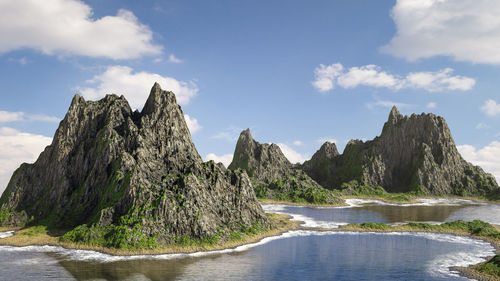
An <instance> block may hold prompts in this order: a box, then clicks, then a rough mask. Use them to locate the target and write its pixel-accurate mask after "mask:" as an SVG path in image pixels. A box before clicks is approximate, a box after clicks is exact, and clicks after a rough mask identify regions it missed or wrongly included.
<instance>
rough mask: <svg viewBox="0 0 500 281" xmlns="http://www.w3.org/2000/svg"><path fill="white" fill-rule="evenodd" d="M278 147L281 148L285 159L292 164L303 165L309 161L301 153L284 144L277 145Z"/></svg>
mask: <svg viewBox="0 0 500 281" xmlns="http://www.w3.org/2000/svg"><path fill="white" fill-rule="evenodd" d="M277 145H278V146H279V147H280V149H281V152H283V154H284V155H285V157H286V158H287V159H288V161H290V162H291V163H303V162H304V161H306V160H307V159H306V158H305V157H304V156H302V155H301V154H300V153H298V152H297V151H295V150H293V149H292V148H291V147H289V146H288V145H286V144H284V143H277Z"/></svg>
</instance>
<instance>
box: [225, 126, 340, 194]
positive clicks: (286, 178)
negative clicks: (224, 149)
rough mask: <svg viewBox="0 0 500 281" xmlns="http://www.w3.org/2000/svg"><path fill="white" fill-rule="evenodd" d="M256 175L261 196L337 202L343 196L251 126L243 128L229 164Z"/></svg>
mask: <svg viewBox="0 0 500 281" xmlns="http://www.w3.org/2000/svg"><path fill="white" fill-rule="evenodd" d="M229 169H230V170H238V169H241V170H244V171H246V172H247V173H248V175H249V176H250V178H251V179H252V182H253V186H254V189H255V192H256V194H257V197H260V198H268V199H276V200H286V201H293V202H308V203H327V204H335V203H338V202H339V199H338V198H336V197H335V196H334V194H333V193H332V192H331V191H329V190H327V189H325V188H323V187H322V186H320V185H319V184H318V183H317V182H316V181H314V180H313V179H311V178H310V177H309V176H308V175H307V174H306V173H305V172H303V171H302V170H300V169H298V168H296V167H295V165H292V163H290V161H288V159H287V158H286V157H285V155H284V154H283V152H281V149H280V148H279V146H277V145H276V144H267V143H264V144H260V143H258V142H257V141H255V140H254V139H253V137H252V134H251V133H250V129H246V130H244V131H243V132H241V134H240V137H239V138H238V142H237V143H236V148H235V151H234V155H233V161H232V162H231V164H230V165H229Z"/></svg>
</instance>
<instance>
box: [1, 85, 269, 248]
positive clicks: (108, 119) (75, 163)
mask: <svg viewBox="0 0 500 281" xmlns="http://www.w3.org/2000/svg"><path fill="white" fill-rule="evenodd" d="M0 205H1V206H2V209H3V210H10V211H11V212H12V213H11V215H10V216H9V217H8V218H7V219H5V220H4V221H5V222H6V223H9V224H16V223H20V222H21V221H22V220H23V218H24V219H27V218H31V220H33V222H34V223H38V224H45V225H48V226H50V227H53V228H59V229H61V228H63V229H72V228H74V227H75V226H78V225H82V224H86V225H87V226H89V225H93V227H99V226H102V227H105V226H110V225H111V226H120V231H124V232H125V233H133V235H132V236H133V237H132V238H130V237H129V238H127V239H128V240H134V239H135V240H140V239H143V240H144V239H150V238H154V240H155V241H157V242H161V243H169V242H172V241H175V240H176V239H177V238H178V237H191V238H205V237H213V236H217V237H225V236H227V235H229V232H230V231H233V230H234V231H237V230H239V229H241V228H244V227H249V226H252V225H253V224H256V223H258V224H261V225H263V226H271V224H272V223H271V222H270V221H269V220H268V218H267V217H266V215H265V214H264V212H263V210H262V208H261V206H260V205H259V203H258V202H257V200H256V197H255V194H254V192H253V190H252V186H251V182H250V179H249V178H248V176H247V175H246V173H238V172H233V171H231V170H227V169H225V168H224V166H223V165H222V164H215V163H214V162H213V161H210V162H205V163H204V162H203V161H202V159H201V157H200V155H199V154H198V152H197V151H196V148H195V146H194V144H193V142H192V140H191V135H190V132H189V130H188V127H187V125H186V122H185V120H184V115H183V112H182V109H181V107H180V106H179V105H178V104H177V102H176V98H175V95H174V93H172V92H168V91H164V90H162V89H161V88H160V85H159V84H157V83H155V85H154V86H153V88H152V89H151V93H150V95H149V97H148V99H147V101H146V104H145V105H144V108H143V109H142V111H141V112H138V111H132V110H131V108H130V106H129V104H128V102H127V101H126V100H125V98H124V97H123V96H121V97H118V96H116V95H107V96H106V97H105V98H103V99H101V100H99V101H85V100H84V99H83V98H82V97H80V96H79V95H75V97H74V98H73V100H72V102H71V106H70V108H69V110H68V112H67V114H66V116H65V117H64V119H63V120H62V121H61V123H60V125H59V128H58V129H57V131H56V133H55V135H54V138H53V142H52V144H51V145H50V146H48V147H46V148H45V150H44V151H43V152H42V153H41V154H40V156H39V158H38V159H37V161H36V162H35V163H33V164H22V165H21V166H20V167H19V168H18V169H17V170H16V171H15V172H14V174H13V176H12V178H11V180H10V182H9V184H8V186H7V189H6V190H5V192H4V193H3V195H2V197H1V198H0ZM4 213H5V212H4ZM16 221H17V222H16Z"/></svg>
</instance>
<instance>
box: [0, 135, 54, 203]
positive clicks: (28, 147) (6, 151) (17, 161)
mask: <svg viewBox="0 0 500 281" xmlns="http://www.w3.org/2000/svg"><path fill="white" fill-rule="evenodd" d="M51 142H52V139H51V138H49V137H45V136H42V135H34V134H29V133H24V132H20V131H18V130H15V129H12V128H9V127H0V194H1V193H2V192H3V191H4V189H5V187H7V184H8V183H9V180H10V177H11V176H12V173H13V172H14V170H15V169H17V168H18V167H19V165H21V164H22V163H23V162H34V161H35V160H36V159H37V158H38V156H39V155H40V153H41V152H42V151H43V149H44V148H45V147H46V146H47V145H49V144H50V143H51Z"/></svg>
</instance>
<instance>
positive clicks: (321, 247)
mask: <svg viewBox="0 0 500 281" xmlns="http://www.w3.org/2000/svg"><path fill="white" fill-rule="evenodd" d="M288 235H289V237H287V238H286V239H278V240H273V241H271V242H269V243H267V244H265V245H261V246H258V247H255V248H251V249H249V250H248V251H246V252H241V253H231V254H219V255H214V256H209V257H203V258H184V259H175V260H136V261H120V262H111V263H101V264H99V263H89V262H79V261H68V260H62V261H60V264H61V265H62V266H63V267H64V268H65V269H66V270H67V271H68V272H70V273H71V274H72V275H73V276H74V277H75V278H76V279H78V280H95V279H104V280H467V279H466V278H462V277H460V276H458V275H456V274H452V273H450V272H449V270H448V267H449V266H452V265H467V264H471V263H477V262H480V261H481V257H484V256H486V255H489V254H492V253H493V251H494V249H493V247H492V246H491V245H489V244H487V243H484V242H481V241H476V240H472V239H470V238H466V237H455V236H451V235H443V234H416V235H415V234H410V233H405V234H374V233H332V232H328V233H322V232H305V231H296V232H292V233H290V234H288ZM436 257H438V258H439V260H436Z"/></svg>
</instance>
